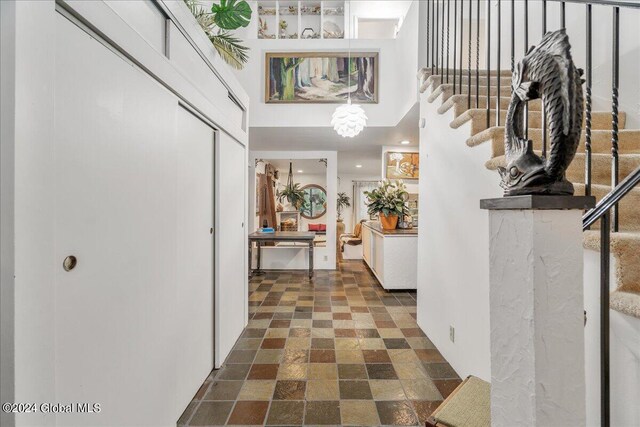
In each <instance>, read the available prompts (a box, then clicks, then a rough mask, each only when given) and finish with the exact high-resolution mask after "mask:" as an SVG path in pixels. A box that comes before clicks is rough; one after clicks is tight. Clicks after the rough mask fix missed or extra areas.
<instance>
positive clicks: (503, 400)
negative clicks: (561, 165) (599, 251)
mask: <svg viewBox="0 0 640 427" xmlns="http://www.w3.org/2000/svg"><path fill="white" fill-rule="evenodd" d="M592 205H593V199H592V198H585V197H565V196H516V197H505V198H501V199H490V200H483V201H482V202H481V207H482V208H483V209H489V224H490V225H489V233H490V252H489V262H490V267H489V271H490V273H489V274H490V291H489V292H490V296H489V299H490V325H491V424H492V425H493V426H498V427H502V426H505V427H507V426H509V427H510V426H584V425H585V423H586V420H585V412H586V410H585V370H584V308H583V307H584V303H583V280H582V274H583V268H582V264H583V248H582V214H583V209H585V208H587V207H591V206H592Z"/></svg>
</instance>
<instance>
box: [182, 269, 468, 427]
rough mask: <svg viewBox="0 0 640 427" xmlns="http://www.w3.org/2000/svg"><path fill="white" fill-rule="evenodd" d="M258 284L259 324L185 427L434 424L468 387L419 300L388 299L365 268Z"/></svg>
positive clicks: (252, 324)
mask: <svg viewBox="0 0 640 427" xmlns="http://www.w3.org/2000/svg"><path fill="white" fill-rule="evenodd" d="M249 286H250V297H249V312H250V315H249V318H250V320H249V324H248V325H247V328H246V329H245V331H244V333H243V334H242V337H241V338H240V339H239V340H238V342H237V343H236V345H235V347H234V350H233V351H232V352H231V354H229V357H228V358H227V360H226V362H225V364H224V365H223V367H222V368H221V369H219V370H216V371H213V372H212V373H211V375H210V377H209V378H207V379H206V380H205V382H204V384H203V385H202V387H201V388H200V390H199V391H198V393H196V396H195V397H194V399H193V401H192V402H191V403H190V404H189V406H188V407H187V408H186V410H185V412H184V414H183V415H182V417H181V418H180V420H179V421H178V425H179V426H213V425H274V426H276V425H359V426H373V425H376V426H377V425H424V422H425V420H426V419H427V418H428V417H429V415H431V412H433V410H434V409H435V408H437V407H438V405H439V404H440V403H441V402H442V400H443V399H444V398H446V397H447V396H448V395H449V393H451V392H452V391H453V390H454V389H455V387H456V386H457V385H458V384H460V382H461V381H460V378H459V377H458V376H457V374H456V373H455V371H454V370H453V369H452V368H451V366H449V364H448V363H447V361H446V360H445V359H444V358H443V357H442V355H441V354H440V353H439V352H438V350H437V349H436V348H435V347H434V345H433V344H432V343H431V341H430V340H429V339H428V338H427V337H426V336H425V334H424V333H423V332H422V330H420V328H419V327H418V325H417V323H416V320H415V319H416V294H415V292H406V291H401V292H397V291H394V292H387V291H385V290H384V289H383V288H382V287H381V286H380V285H379V283H378V282H377V280H376V278H375V277H374V276H373V274H371V272H370V271H369V270H368V269H367V267H366V266H365V265H364V264H363V263H362V262H360V261H343V262H341V263H340V265H339V268H338V269H337V270H335V271H316V272H315V277H314V278H313V279H312V280H311V281H310V280H309V279H308V278H307V277H306V274H305V272H304V271H300V272H293V271H273V272H267V273H266V274H265V275H263V276H256V277H254V278H252V279H251V280H250V284H249Z"/></svg>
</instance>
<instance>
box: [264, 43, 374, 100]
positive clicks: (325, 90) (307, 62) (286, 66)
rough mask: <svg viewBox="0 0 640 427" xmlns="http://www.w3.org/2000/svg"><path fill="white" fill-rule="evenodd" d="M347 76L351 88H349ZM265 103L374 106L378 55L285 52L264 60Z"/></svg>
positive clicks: (271, 54)
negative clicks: (350, 102) (349, 97)
mask: <svg viewBox="0 0 640 427" xmlns="http://www.w3.org/2000/svg"><path fill="white" fill-rule="evenodd" d="M349 75H351V85H349ZM264 86H265V94H264V101H265V102H266V103H280V104H298V103H311V104H321V103H333V104H343V103H345V102H346V100H347V97H348V94H349V93H351V100H352V101H353V102H354V103H359V104H375V103H378V53H377V52H356V53H351V61H349V53H348V52H285V53H267V54H266V57H265V83H264Z"/></svg>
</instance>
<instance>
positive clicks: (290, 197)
mask: <svg viewBox="0 0 640 427" xmlns="http://www.w3.org/2000/svg"><path fill="white" fill-rule="evenodd" d="M276 198H277V199H278V202H280V203H282V202H284V201H285V200H286V201H288V202H289V204H290V205H291V206H293V207H294V208H295V209H296V210H299V209H300V208H301V207H302V206H303V205H304V203H305V200H304V190H303V189H302V188H300V184H298V183H295V184H294V183H293V182H291V183H287V185H286V186H285V187H284V188H283V189H282V190H278V191H277V192H276Z"/></svg>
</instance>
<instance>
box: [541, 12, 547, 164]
mask: <svg viewBox="0 0 640 427" xmlns="http://www.w3.org/2000/svg"><path fill="white" fill-rule="evenodd" d="M546 33H547V0H542V36H543V37H544V35H545V34H546ZM544 104H545V99H544V97H542V101H541V105H542V107H541V108H542V111H541V112H540V115H541V117H542V157H547V114H546V112H545V108H544Z"/></svg>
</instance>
